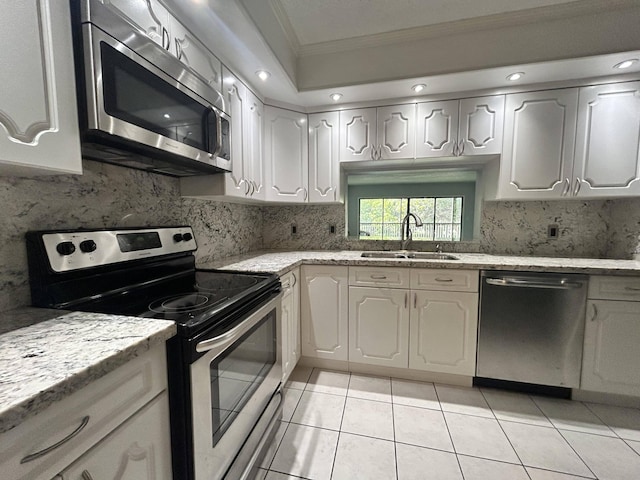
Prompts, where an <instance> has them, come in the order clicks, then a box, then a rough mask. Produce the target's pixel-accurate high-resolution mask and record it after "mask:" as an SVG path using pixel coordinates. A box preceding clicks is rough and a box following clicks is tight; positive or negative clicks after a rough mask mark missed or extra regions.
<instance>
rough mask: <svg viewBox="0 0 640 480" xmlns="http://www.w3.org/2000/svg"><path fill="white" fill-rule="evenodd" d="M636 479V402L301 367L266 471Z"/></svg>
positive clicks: (479, 479) (639, 431)
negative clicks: (587, 399)
mask: <svg viewBox="0 0 640 480" xmlns="http://www.w3.org/2000/svg"><path fill="white" fill-rule="evenodd" d="M295 478H305V479H312V480H329V479H332V480H386V479H390V480H395V479H398V480H413V479H416V480H418V479H419V480H572V479H573V480H576V479H583V478H597V479H602V480H638V479H640V409H633V408H621V407H611V406H606V405H598V404H590V403H581V402H575V401H569V400H559V399H550V398H543V397H537V396H531V395H526V394H519V393H510V392H505V391H501V390H492V389H485V388H482V389H478V388H463V387H453V386H448V385H434V384H432V383H421V382H411V381H407V380H398V379H395V378H388V377H370V376H363V375H356V374H349V373H344V372H332V371H327V370H319V369H313V370H312V369H310V368H302V367H298V368H297V369H296V370H295V371H294V372H293V374H292V375H291V378H290V380H289V382H288V383H287V385H286V388H285V401H284V413H283V421H282V423H281V424H280V428H279V429H278V432H277V434H276V439H275V441H274V442H273V443H272V445H271V448H270V450H269V451H268V453H267V457H266V458H265V461H264V462H263V464H262V469H261V470H260V475H259V476H258V479H259V480H282V479H295Z"/></svg>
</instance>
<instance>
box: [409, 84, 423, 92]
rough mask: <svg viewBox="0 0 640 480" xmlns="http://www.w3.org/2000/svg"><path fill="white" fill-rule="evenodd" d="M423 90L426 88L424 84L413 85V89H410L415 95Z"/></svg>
mask: <svg viewBox="0 0 640 480" xmlns="http://www.w3.org/2000/svg"><path fill="white" fill-rule="evenodd" d="M425 88H427V86H426V85H425V84H424V83H419V84H417V85H414V86H413V87H411V90H413V91H414V92H416V93H420V92H421V91H422V90H424V89H425Z"/></svg>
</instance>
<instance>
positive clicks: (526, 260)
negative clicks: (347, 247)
mask: <svg viewBox="0 0 640 480" xmlns="http://www.w3.org/2000/svg"><path fill="white" fill-rule="evenodd" d="M361 253H362V252H361V251H355V250H354V251H297V252H273V251H271V252H264V251H262V252H253V253H248V254H245V255H238V256H234V257H229V258H225V259H222V260H218V261H215V262H204V263H199V264H198V267H199V268H222V269H228V270H238V271H256V272H259V271H260V272H273V273H277V274H278V275H282V274H284V273H286V272H288V271H289V270H291V269H293V268H295V267H297V266H298V265H301V264H307V265H309V264H311V265H315V264H317V265H347V266H356V265H359V266H380V267H381V266H388V267H422V268H455V269H470V270H480V269H482V270H518V271H538V272H558V273H585V274H598V275H640V261H637V260H608V259H596V258H552V257H517V256H509V255H487V254H481V253H452V255H454V256H456V257H458V259H459V260H418V259H410V258H408V259H407V258H392V259H389V258H363V257H361V256H360V255H361Z"/></svg>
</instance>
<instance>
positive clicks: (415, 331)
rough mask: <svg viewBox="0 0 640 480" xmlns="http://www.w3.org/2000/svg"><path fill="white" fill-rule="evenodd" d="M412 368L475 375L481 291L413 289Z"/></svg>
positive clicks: (410, 358)
mask: <svg viewBox="0 0 640 480" xmlns="http://www.w3.org/2000/svg"><path fill="white" fill-rule="evenodd" d="M412 294H413V295H414V297H413V302H414V303H413V305H412V309H411V320H410V325H409V329H410V330H409V331H410V335H409V339H410V340H409V368H415V369H418V370H428V371H432V372H442V373H453V374H459V375H475V370H476V338H477V328H478V295H477V294H476V293H460V292H432V291H423V292H412Z"/></svg>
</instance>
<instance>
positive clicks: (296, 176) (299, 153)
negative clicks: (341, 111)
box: [265, 107, 309, 202]
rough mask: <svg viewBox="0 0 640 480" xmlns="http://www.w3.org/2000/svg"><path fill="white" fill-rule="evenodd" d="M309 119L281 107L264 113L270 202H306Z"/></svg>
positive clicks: (269, 109) (268, 108)
mask: <svg viewBox="0 0 640 480" xmlns="http://www.w3.org/2000/svg"><path fill="white" fill-rule="evenodd" d="M306 120H307V116H306V115H305V114H303V113H297V112H292V111H290V110H284V109H282V108H275V107H267V108H266V110H265V129H266V139H265V152H266V158H265V163H266V165H267V185H268V188H267V200H273V201H279V202H283V201H284V202H287V201H289V202H304V201H306V199H307V196H308V190H307V184H308V153H309V152H308V133H307V124H306Z"/></svg>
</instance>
